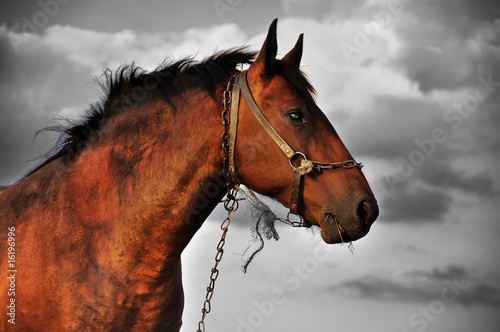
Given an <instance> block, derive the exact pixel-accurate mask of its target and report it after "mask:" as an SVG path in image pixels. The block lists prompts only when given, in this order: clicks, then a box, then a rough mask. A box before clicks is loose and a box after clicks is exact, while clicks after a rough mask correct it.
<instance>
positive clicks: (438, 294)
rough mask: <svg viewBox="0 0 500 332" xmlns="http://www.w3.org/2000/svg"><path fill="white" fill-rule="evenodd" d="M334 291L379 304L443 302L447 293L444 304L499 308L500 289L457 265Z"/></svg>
mask: <svg viewBox="0 0 500 332" xmlns="http://www.w3.org/2000/svg"><path fill="white" fill-rule="evenodd" d="M331 289H332V290H333V291H336V292H338V291H340V292H345V293H347V294H349V295H355V296H357V297H360V298H367V299H371V300H376V301H391V302H417V303H418V302H424V303H426V302H431V301H434V300H443V293H446V294H445V295H446V299H444V300H447V301H451V302H452V303H456V304H462V305H465V306H469V305H486V306H493V307H500V288H498V287H496V286H492V285H490V284H486V283H484V282H482V281H481V280H480V279H478V278H476V277H475V276H474V275H473V274H472V273H470V272H468V271H467V270H465V269H464V268H463V267H460V266H454V265H450V266H447V267H445V268H443V269H434V270H431V271H409V272H407V273H403V274H401V275H399V276H398V277H397V278H391V277H378V276H366V277H364V278H360V279H356V280H349V281H346V282H344V283H342V284H340V285H336V286H334V287H332V288H331ZM445 289H448V291H446V292H445ZM452 296H453V297H452ZM450 299H451V300H450Z"/></svg>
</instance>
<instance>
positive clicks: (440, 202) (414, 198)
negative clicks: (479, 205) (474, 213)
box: [380, 180, 453, 223]
mask: <svg viewBox="0 0 500 332" xmlns="http://www.w3.org/2000/svg"><path fill="white" fill-rule="evenodd" d="M408 182H409V183H405V184H404V185H402V186H401V187H399V188H397V189H396V190H395V191H394V192H390V193H388V194H386V196H385V197H383V198H382V200H381V204H380V205H381V215H380V220H381V221H388V222H405V223H428V222H440V221H442V220H443V217H444V215H445V214H446V213H447V212H448V211H449V210H450V207H451V204H452V202H453V199H452V197H451V195H449V194H447V193H444V192H442V191H438V190H434V189H426V188H422V187H420V186H418V185H414V183H413V182H411V181H410V180H408Z"/></svg>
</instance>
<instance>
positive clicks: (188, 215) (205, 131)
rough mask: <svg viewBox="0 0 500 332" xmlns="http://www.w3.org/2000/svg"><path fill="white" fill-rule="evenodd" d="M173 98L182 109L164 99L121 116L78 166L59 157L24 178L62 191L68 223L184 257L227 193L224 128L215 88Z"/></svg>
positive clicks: (155, 253)
mask: <svg viewBox="0 0 500 332" xmlns="http://www.w3.org/2000/svg"><path fill="white" fill-rule="evenodd" d="M173 102H174V104H176V108H175V109H174V108H172V107H171V106H170V105H169V104H167V103H165V102H163V101H158V102H156V103H151V104H148V105H143V106H141V107H139V108H137V109H134V110H129V111H125V112H123V113H121V114H119V115H116V116H115V117H113V118H111V119H110V120H108V122H107V123H106V125H105V126H104V127H103V128H102V134H101V135H100V136H99V141H98V142H97V143H95V144H94V145H90V146H87V147H85V148H84V149H83V150H82V152H81V154H80V156H78V157H77V159H76V161H74V162H73V163H71V165H69V166H63V165H62V161H60V160H56V161H54V162H52V163H50V164H48V165H46V166H45V167H43V168H42V169H40V170H39V171H37V172H36V173H35V174H33V175H31V176H30V177H28V178H27V179H26V180H24V181H23V182H21V183H20V184H18V185H20V186H23V187H29V188H38V187H39V183H41V182H42V181H43V182H45V184H44V185H43V188H38V189H32V190H44V191H47V190H51V193H50V194H49V195H47V196H46V197H44V195H39V199H45V200H49V199H54V196H55V195H57V196H58V202H59V203H61V202H64V207H62V206H60V207H59V208H62V209H64V210H65V212H67V215H70V218H71V219H72V220H67V222H68V223H71V224H73V225H75V223H76V224H78V225H81V226H82V227H84V228H86V229H99V230H100V231H102V233H103V235H105V236H106V239H107V241H109V243H114V244H113V245H114V246H115V247H116V248H128V247H130V248H134V249H137V250H141V249H143V250H144V251H147V255H149V256H150V257H149V258H148V257H143V258H144V259H146V260H148V259H149V260H150V261H149V262H143V263H144V264H148V265H152V264H153V265H156V264H159V263H160V262H161V263H166V260H168V258H172V259H179V258H180V254H181V252H182V250H183V249H184V247H185V246H186V245H187V244H188V243H189V240H190V239H191V237H192V236H193V235H194V233H195V232H196V231H197V230H198V229H199V227H200V226H201V225H202V223H203V221H204V220H205V219H206V218H207V217H208V215H209V214H210V212H211V211H212V210H213V209H214V208H215V206H216V205H217V203H218V202H219V201H220V199H221V198H222V196H223V194H224V192H225V187H224V183H223V181H221V180H220V173H221V172H220V171H221V168H222V165H221V163H222V158H221V152H220V141H219V140H220V133H221V132H222V130H223V128H222V126H221V122H220V121H221V120H220V110H219V108H220V106H219V105H218V103H217V102H216V101H214V100H213V99H212V98H210V97H209V96H208V94H206V93H203V94H202V93H199V91H198V92H197V91H191V92H190V91H188V92H187V95H184V96H181V97H178V98H177V99H176V100H174V101H173ZM48 178H51V180H50V184H47V183H48V182H49V180H48ZM49 188H52V189H49ZM20 191H24V190H23V189H20ZM45 193H47V192H45ZM56 203H57V202H56ZM58 212H60V211H54V213H58ZM52 218H54V217H52ZM56 218H58V217H56ZM132 243H137V244H140V245H139V246H136V247H134V246H133V245H132ZM143 246H147V248H143ZM108 249H109V250H113V248H108ZM114 254H117V255H118V254H120V252H116V253H114ZM129 257H131V255H129ZM135 263H138V262H135Z"/></svg>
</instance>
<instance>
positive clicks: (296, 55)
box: [281, 33, 304, 67]
mask: <svg viewBox="0 0 500 332" xmlns="http://www.w3.org/2000/svg"><path fill="white" fill-rule="evenodd" d="M303 45H304V34H303V33H301V34H300V36H299V39H298V40H297V43H296V44H295V46H294V47H293V48H292V50H291V51H290V52H288V53H287V54H286V55H285V56H284V57H283V59H281V60H283V61H286V62H289V63H293V64H295V65H297V67H299V66H300V60H301V59H302V49H303Z"/></svg>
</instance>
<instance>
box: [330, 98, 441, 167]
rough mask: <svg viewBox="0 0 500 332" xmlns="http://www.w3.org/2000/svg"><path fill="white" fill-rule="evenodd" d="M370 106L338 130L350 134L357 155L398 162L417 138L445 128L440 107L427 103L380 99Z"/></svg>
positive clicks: (413, 145) (351, 144)
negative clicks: (442, 126) (434, 129)
mask: <svg viewBox="0 0 500 332" xmlns="http://www.w3.org/2000/svg"><path fill="white" fill-rule="evenodd" d="M371 107H372V109H371V110H370V111H369V112H366V113H365V114H363V116H362V117H356V118H353V119H352V121H349V122H346V123H343V124H342V128H340V129H339V132H345V133H346V134H347V135H350V138H349V147H350V148H351V149H352V151H355V152H356V154H361V155H367V156H370V157H375V158H381V159H395V158H397V157H398V156H399V155H402V154H404V153H405V152H406V151H411V150H413V149H415V147H416V146H415V143H414V140H415V139H417V138H422V137H429V136H430V135H431V132H432V129H433V128H435V127H436V126H438V125H442V115H441V111H440V109H439V106H438V105H437V104H434V103H432V102H429V101H426V100H419V99H415V98H399V97H393V96H391V97H386V96H383V97H382V96H381V97H377V98H376V99H375V100H374V103H373V105H372V106H371ZM360 133H363V134H362V135H360Z"/></svg>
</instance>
